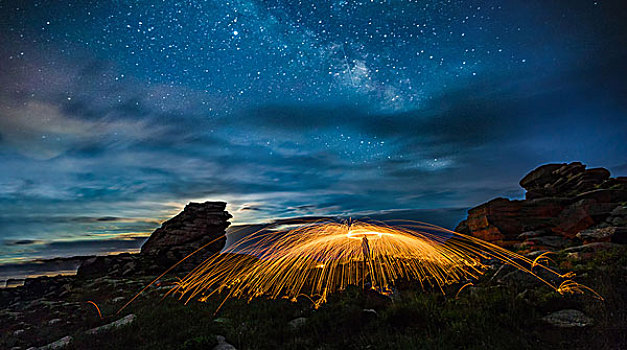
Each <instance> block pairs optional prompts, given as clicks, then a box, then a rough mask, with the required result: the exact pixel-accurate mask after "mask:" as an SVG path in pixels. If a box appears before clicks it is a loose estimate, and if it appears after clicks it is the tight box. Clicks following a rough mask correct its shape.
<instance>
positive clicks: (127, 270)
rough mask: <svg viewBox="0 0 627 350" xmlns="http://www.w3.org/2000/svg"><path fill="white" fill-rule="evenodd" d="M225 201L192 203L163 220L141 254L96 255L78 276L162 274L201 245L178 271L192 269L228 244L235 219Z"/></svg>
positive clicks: (82, 266)
mask: <svg viewBox="0 0 627 350" xmlns="http://www.w3.org/2000/svg"><path fill="white" fill-rule="evenodd" d="M225 208H226V203H224V202H205V203H189V204H188V205H187V206H186V207H185V209H184V210H183V211H182V212H180V213H179V214H178V215H176V216H175V217H173V218H172V219H170V220H168V221H166V222H164V223H163V224H162V225H161V227H160V228H158V229H157V230H155V231H154V232H153V233H152V234H151V235H150V238H148V240H147V241H146V242H145V243H144V245H143V246H142V248H141V252H140V253H139V254H128V253H125V254H119V255H110V256H97V257H93V258H91V259H88V260H86V261H84V262H83V263H82V264H81V265H80V267H79V268H78V272H77V274H78V275H79V276H81V275H82V276H93V275H122V276H127V275H135V274H146V273H160V272H163V270H164V269H166V268H168V267H170V266H172V265H173V264H175V263H177V262H179V261H180V260H181V259H183V258H185V257H186V256H188V255H189V254H190V253H193V252H194V251H196V250H197V249H198V248H200V247H202V246H204V245H207V244H208V243H210V242H212V243H210V244H208V245H207V246H206V247H205V248H204V249H202V250H201V251H199V252H198V253H197V254H195V255H193V256H192V257H191V258H189V259H187V260H185V262H184V263H183V264H181V265H180V266H179V267H178V268H179V270H191V269H192V268H194V267H196V266H197V265H198V264H199V263H200V262H202V261H203V260H204V259H206V258H207V256H209V255H212V254H215V253H217V252H219V251H220V250H222V248H224V245H225V244H226V228H227V227H228V226H229V225H230V224H231V223H230V222H229V221H228V220H229V219H230V218H232V216H231V214H229V213H228V212H227V211H226V210H225Z"/></svg>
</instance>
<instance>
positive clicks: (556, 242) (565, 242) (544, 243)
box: [526, 236, 572, 249]
mask: <svg viewBox="0 0 627 350" xmlns="http://www.w3.org/2000/svg"><path fill="white" fill-rule="evenodd" d="M526 242H531V243H533V245H534V246H535V247H550V248H559V249H562V248H565V247H567V246H569V245H570V244H571V242H572V241H571V240H569V239H568V238H565V237H561V236H542V237H534V238H529V239H528V240H527V241H526Z"/></svg>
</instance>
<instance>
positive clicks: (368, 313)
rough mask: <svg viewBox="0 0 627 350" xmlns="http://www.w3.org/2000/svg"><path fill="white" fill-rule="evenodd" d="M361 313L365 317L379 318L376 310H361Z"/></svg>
mask: <svg viewBox="0 0 627 350" xmlns="http://www.w3.org/2000/svg"><path fill="white" fill-rule="evenodd" d="M363 312H364V314H366V315H370V316H374V317H377V316H379V314H378V313H377V310H375V309H363Z"/></svg>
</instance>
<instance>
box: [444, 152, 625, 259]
mask: <svg viewBox="0 0 627 350" xmlns="http://www.w3.org/2000/svg"><path fill="white" fill-rule="evenodd" d="M520 185H521V186H522V187H523V188H525V189H526V190H527V193H526V195H525V198H526V199H525V200H509V199H506V198H496V199H493V200H491V201H489V202H487V203H484V204H481V205H479V206H477V207H474V208H472V209H470V210H469V211H468V218H467V219H466V220H464V221H462V222H461V223H460V224H459V225H458V226H457V228H456V231H458V232H461V233H466V234H470V235H472V236H474V237H477V238H480V239H483V240H486V241H490V242H494V243H498V244H501V245H505V246H510V245H513V244H519V243H520V242H521V241H524V242H525V243H526V246H530V247H531V246H539V247H546V246H548V247H557V248H562V247H564V246H567V245H568V244H567V242H565V241H563V240H559V239H557V238H549V239H545V238H542V237H543V236H551V237H555V236H560V237H565V238H568V239H571V240H572V239H583V238H581V237H577V234H578V233H579V232H581V231H583V230H586V229H591V228H596V227H599V226H600V227H608V226H620V227H622V226H625V225H627V209H624V203H625V202H627V178H626V177H619V178H610V173H609V171H607V170H606V169H603V168H595V169H586V166H585V165H583V164H581V163H579V162H574V163H570V164H566V163H564V164H546V165H543V166H540V167H539V168H537V169H535V170H533V171H531V172H530V173H529V174H527V175H526V176H525V177H523V179H522V180H521V181H520ZM618 232H622V231H621V229H618ZM586 237H587V238H588V241H591V240H593V239H594V235H588V236H586ZM610 237H611V238H610V240H612V241H614V240H615V239H616V240H621V239H623V238H622V237H623V235H621V234H619V235H610ZM614 237H615V238H614ZM600 240H606V238H605V237H600ZM558 241H559V242H558ZM538 243H540V244H538ZM543 243H551V244H543Z"/></svg>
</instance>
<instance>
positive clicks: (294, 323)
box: [287, 317, 307, 329]
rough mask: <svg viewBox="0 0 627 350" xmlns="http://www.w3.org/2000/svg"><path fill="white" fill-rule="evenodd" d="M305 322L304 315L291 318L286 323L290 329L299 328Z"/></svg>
mask: <svg viewBox="0 0 627 350" xmlns="http://www.w3.org/2000/svg"><path fill="white" fill-rule="evenodd" d="M305 324H307V318H306V317H298V318H295V319H293V320H291V321H289V322H288V323H287V325H288V326H290V328H292V329H298V328H301V327H302V326H304V325H305Z"/></svg>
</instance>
